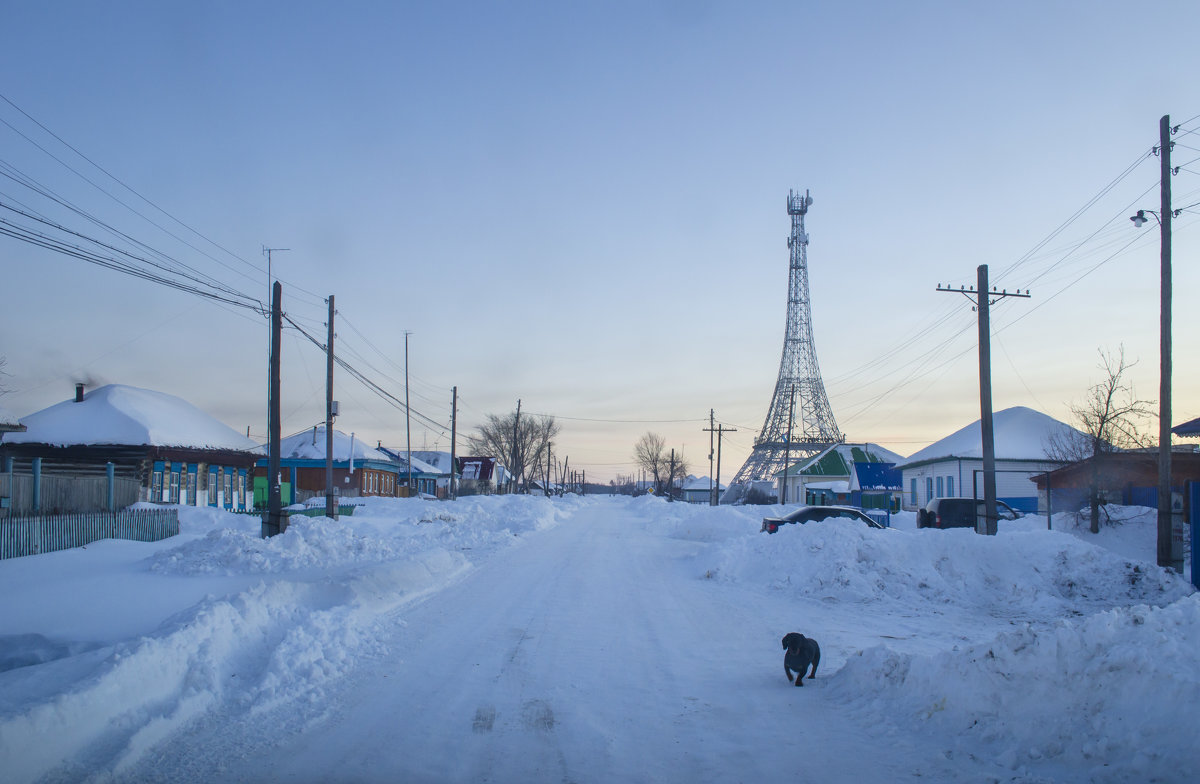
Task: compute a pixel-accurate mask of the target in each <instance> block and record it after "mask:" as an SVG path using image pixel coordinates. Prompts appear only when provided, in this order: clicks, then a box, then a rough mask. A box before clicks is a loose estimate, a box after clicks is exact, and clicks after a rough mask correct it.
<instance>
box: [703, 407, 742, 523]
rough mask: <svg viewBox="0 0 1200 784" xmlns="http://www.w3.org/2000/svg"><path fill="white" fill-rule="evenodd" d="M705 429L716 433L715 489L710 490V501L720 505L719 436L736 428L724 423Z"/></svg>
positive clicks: (732, 431) (735, 430)
mask: <svg viewBox="0 0 1200 784" xmlns="http://www.w3.org/2000/svg"><path fill="white" fill-rule="evenodd" d="M707 431H708V432H709V433H713V432H715V433H716V434H717V484H716V491H715V492H712V501H711V503H712V505H713V506H720V505H721V438H722V436H724V435H725V434H726V433H736V432H737V428H736V427H725V426H724V425H717V426H716V427H715V428H713V427H709V428H708V429H707ZM709 438H710V439H711V438H712V436H711V435H710V436H709Z"/></svg>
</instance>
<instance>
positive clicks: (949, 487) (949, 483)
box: [946, 476, 954, 498]
mask: <svg viewBox="0 0 1200 784" xmlns="http://www.w3.org/2000/svg"><path fill="white" fill-rule="evenodd" d="M946 495H947V496H949V497H950V498H953V497H954V477H952V476H948V477H946Z"/></svg>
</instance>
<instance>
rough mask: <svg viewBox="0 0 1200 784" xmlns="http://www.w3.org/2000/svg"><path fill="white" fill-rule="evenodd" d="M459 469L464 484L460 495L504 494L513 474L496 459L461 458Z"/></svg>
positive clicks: (460, 489)
mask: <svg viewBox="0 0 1200 784" xmlns="http://www.w3.org/2000/svg"><path fill="white" fill-rule="evenodd" d="M458 467H459V471H460V472H461V474H460V475H461V476H462V482H461V484H460V485H459V495H491V494H492V493H495V492H497V491H499V492H504V491H505V490H506V488H507V487H508V483H509V481H510V479H511V478H512V477H511V474H509V472H508V469H507V468H505V467H504V465H503V464H501V463H500V461H499V460H497V459H496V458H494V457H460V458H458Z"/></svg>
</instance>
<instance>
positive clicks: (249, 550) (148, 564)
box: [0, 497, 578, 781]
mask: <svg viewBox="0 0 1200 784" xmlns="http://www.w3.org/2000/svg"><path fill="white" fill-rule="evenodd" d="M577 503H578V502H576V501H570V500H568V501H566V502H563V503H551V502H550V501H549V500H547V499H529V498H521V499H514V498H511V497H495V498H493V497H483V498H477V499H464V500H463V501H462V502H460V503H456V504H452V505H450V504H443V503H436V502H427V501H420V500H416V499H413V500H406V499H369V500H368V501H367V503H366V504H365V505H363V506H362V507H360V508H358V509H357V510H356V511H355V514H354V515H353V516H346V517H342V518H341V519H340V520H337V521H334V520H331V519H329V518H324V517H317V518H302V517H298V518H295V519H293V521H292V524H291V525H290V526H289V528H288V530H287V532H286V533H284V534H282V535H280V536H277V537H274V538H272V539H268V540H263V539H261V538H259V533H258V532H259V528H260V524H259V520H258V518H256V517H250V516H236V515H230V514H227V513H224V512H220V511H217V510H211V509H196V508H191V507H180V514H181V528H182V529H183V534H182V535H181V536H180V537H177V540H178V541H176V542H175V543H174V544H173V546H171V545H169V546H165V547H158V548H155V547H154V546H153V545H146V544H144V543H137V542H119V543H118V542H105V543H102V544H103V545H113V546H116V547H118V548H121V549H123V550H129V549H137V548H147V549H157V551H156V552H153V553H152V554H151V555H149V556H148V557H146V558H145V559H144V560H143V561H142V562H141V564H140V567H139V568H140V569H144V570H145V571H147V572H149V573H150V575H151V576H154V575H157V576H158V579H159V580H160V581H161V585H160V589H161V590H163V591H177V590H178V583H177V582H176V581H178V580H179V579H181V578H193V579H195V578H196V577H211V576H212V575H220V576H224V577H225V578H228V579H230V582H229V583H228V584H229V585H231V586H236V585H238V584H240V582H244V579H245V577H246V576H248V575H249V576H253V575H261V576H262V577H263V578H264V579H261V580H259V581H258V582H257V583H255V584H254V585H252V586H251V587H250V588H248V589H241V590H234V591H233V592H232V593H230V594H229V595H225V596H209V597H208V598H206V599H204V600H203V601H201V602H199V603H198V604H194V605H189V606H184V607H182V608H180V609H179V611H178V612H176V613H175V614H174V615H172V616H171V617H168V618H166V619H165V620H163V622H162V623H161V624H160V625H159V626H158V628H157V630H156V631H154V632H153V633H152V634H149V635H147V636H144V637H141V638H138V639H133V640H127V641H123V642H119V643H117V644H115V645H100V644H96V643H90V642H87V641H79V640H75V641H72V642H70V643H65V642H62V641H58V640H54V639H51V638H49V637H47V636H45V635H41V634H14V633H13V632H14V630H13V629H11V628H5V622H4V621H5V619H4V616H3V615H0V662H5V663H6V665H7V666H8V668H9V669H8V671H7V672H0V677H2V678H3V680H2V681H0V683H2V684H3V688H0V770H3V771H4V778H5V780H6V781H30V780H34V779H37V778H39V777H41V776H44V775H46V774H47V773H49V772H50V771H55V770H57V771H58V772H59V774H60V775H62V776H64V777H65V778H68V779H74V778H81V777H83V775H84V774H85V773H86V772H87V771H88V770H89V769H90V768H91V764H90V763H91V761H92V760H93V759H94V757H95V755H102V756H103V758H104V759H105V760H108V761H109V762H106V763H105V764H106V765H108V766H110V767H111V769H112V770H113V771H114V773H116V774H117V775H120V773H121V771H122V770H124V769H125V768H126V767H127V766H128V765H130V764H132V763H133V762H135V761H137V760H138V759H140V758H141V756H142V755H143V754H144V753H145V751H146V750H147V749H148V748H150V747H151V746H153V745H154V743H156V742H157V741H159V740H161V739H163V738H165V737H168V736H169V735H171V734H172V733H174V732H177V731H179V730H180V729H181V728H182V727H184V726H186V725H187V724H188V723H189V722H192V721H195V720H197V719H198V718H199V717H201V716H204V715H206V714H209V713H211V712H218V713H219V712H221V711H226V712H230V711H232V712H235V713H236V712H243V713H244V712H250V713H252V714H254V713H260V712H264V711H268V710H271V709H272V708H273V707H275V706H278V705H280V704H282V703H284V702H288V703H289V704H290V703H295V704H298V705H301V706H304V705H309V706H312V709H313V710H319V709H320V703H321V696H322V694H323V693H324V689H325V687H326V686H327V684H329V683H330V682H331V681H334V680H337V679H339V678H341V677H342V676H343V675H345V674H346V672H347V671H348V670H349V669H350V668H351V667H352V666H353V665H354V664H355V662H356V661H357V660H358V659H360V658H361V657H364V656H372V655H375V654H377V653H378V652H379V644H380V643H379V640H380V637H381V632H380V618H381V616H382V615H384V614H386V613H388V612H391V611H393V610H394V609H396V608H397V607H399V606H401V605H403V604H405V603H408V602H411V601H413V600H414V599H417V598H419V597H421V596H423V595H426V594H428V593H429V592H432V591H435V590H438V589H440V588H442V587H445V586H446V585H448V584H450V583H451V582H452V581H454V580H455V579H456V578H457V577H458V576H460V575H461V574H463V573H464V572H465V571H466V570H468V569H469V568H470V567H471V565H472V560H471V559H472V558H475V559H478V558H480V557H486V555H487V554H488V552H489V551H494V550H498V549H500V548H504V547H508V546H510V545H512V544H513V543H514V542H517V541H519V540H520V537H522V536H524V535H526V534H528V533H532V532H535V531H539V530H543V529H545V528H548V527H550V526H553V525H555V524H557V522H558V521H559V520H560V519H561V518H562V517H563V516H564V515H565V514H568V513H569V511H570V510H571V509H573V508H574V506H575V505H577ZM160 544H161V543H160ZM99 549H101V550H103V549H105V548H104V547H103V546H102V547H101V548H99ZM75 554H76V555H86V553H84V552H83V551H82V550H80V551H76V553H75ZM16 560H20V561H24V562H25V563H24V564H22V566H28V565H29V564H31V563H33V561H32V560H31V559H16ZM42 563H46V564H49V563H50V562H49V561H43V562H42ZM6 565H8V564H7V563H5V562H0V584H3V579H2V578H3V567H4V566H6ZM76 566H78V559H76ZM26 571H27V570H26ZM266 578H269V579H266ZM27 595H28V596H29V601H32V602H37V601H38V594H37V592H32V593H29V594H27ZM48 595H50V596H56V597H57V595H56V594H53V593H52V592H51V593H49V594H48ZM180 595H181V596H184V595H186V594H185V593H183V592H181V593H180ZM57 598H61V597H57ZM77 601H79V602H82V603H85V604H86V603H88V602H89V601H91V602H95V606H94V609H95V612H97V613H113V614H118V613H128V612H137V607H135V606H129V605H128V604H126V603H122V604H106V603H105V602H104V601H103V597H102V596H93V597H87V596H83V597H78V599H77ZM61 611H62V609H61V608H60V607H57V606H54V605H53V604H48V605H47V606H46V607H45V608H44V612H45V613H47V614H53V613H56V612H61ZM33 665H36V666H33ZM114 749H117V751H115V752H114ZM114 754H115V756H116V762H115V764H113V763H111V759H112V758H113V756H114ZM64 761H65V764H66V767H65V768H64V767H60V766H62V765H63V764H64Z"/></svg>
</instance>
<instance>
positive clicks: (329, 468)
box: [325, 294, 338, 520]
mask: <svg viewBox="0 0 1200 784" xmlns="http://www.w3.org/2000/svg"><path fill="white" fill-rule="evenodd" d="M325 516H326V517H330V518H333V519H334V520H336V519H337V516H338V508H337V498H336V497H335V496H334V494H333V295H332V294H330V295H329V336H328V338H327V340H326V343H325Z"/></svg>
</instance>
